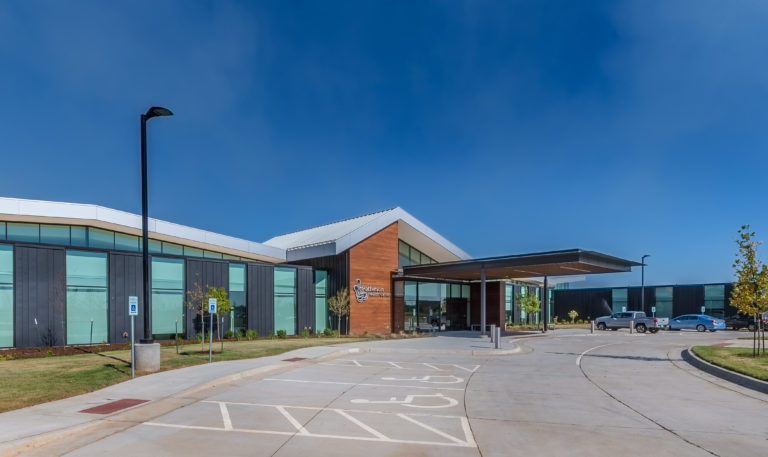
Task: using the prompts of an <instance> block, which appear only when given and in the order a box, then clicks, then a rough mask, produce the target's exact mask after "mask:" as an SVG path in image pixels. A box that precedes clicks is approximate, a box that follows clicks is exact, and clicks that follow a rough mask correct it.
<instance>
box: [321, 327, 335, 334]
mask: <svg viewBox="0 0 768 457" xmlns="http://www.w3.org/2000/svg"><path fill="white" fill-rule="evenodd" d="M323 335H325V336H333V330H332V329H331V328H329V327H326V328H325V330H323Z"/></svg>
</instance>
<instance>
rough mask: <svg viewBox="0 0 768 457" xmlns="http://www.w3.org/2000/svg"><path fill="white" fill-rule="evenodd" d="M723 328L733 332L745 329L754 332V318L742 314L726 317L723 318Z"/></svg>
mask: <svg viewBox="0 0 768 457" xmlns="http://www.w3.org/2000/svg"><path fill="white" fill-rule="evenodd" d="M725 326H726V327H728V328H732V329H734V330H740V329H742V328H747V329H749V331H750V332H754V331H755V318H754V317H752V316H745V315H743V314H734V315H733V316H728V317H726V318H725Z"/></svg>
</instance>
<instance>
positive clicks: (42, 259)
mask: <svg viewBox="0 0 768 457" xmlns="http://www.w3.org/2000/svg"><path fill="white" fill-rule="evenodd" d="M13 251H14V276H15V281H14V291H15V295H16V300H15V313H14V316H15V317H14V323H15V326H14V327H15V331H14V342H15V343H14V344H15V346H16V347H30V346H38V345H40V344H41V342H40V340H41V339H42V344H43V345H46V346H54V345H64V344H66V341H65V340H66V334H67V332H66V328H65V325H66V310H65V302H66V280H67V278H66V271H65V270H66V257H65V251H64V249H58V248H48V247H32V246H21V245H18V244H17V245H16V246H15V248H14V250H13ZM35 319H37V322H38V328H37V329H36V328H35ZM38 330H39V337H38Z"/></svg>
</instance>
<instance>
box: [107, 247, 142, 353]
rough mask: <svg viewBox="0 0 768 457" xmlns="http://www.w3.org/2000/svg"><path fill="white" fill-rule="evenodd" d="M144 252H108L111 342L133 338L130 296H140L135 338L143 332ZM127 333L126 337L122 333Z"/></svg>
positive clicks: (135, 320) (121, 341) (126, 340)
mask: <svg viewBox="0 0 768 457" xmlns="http://www.w3.org/2000/svg"><path fill="white" fill-rule="evenodd" d="M143 283H144V280H143V278H142V262H141V255H136V254H117V253H110V255H109V342H110V343H125V342H128V341H130V340H131V318H130V316H128V297H129V296H131V295H134V296H136V297H139V315H138V316H136V317H135V318H134V325H135V334H136V339H137V340H138V339H139V336H141V335H144V318H143V317H142V316H141V313H142V312H143V310H144V292H143V289H142V284H143ZM124 332H125V333H127V335H128V336H127V337H124V336H123V333H124Z"/></svg>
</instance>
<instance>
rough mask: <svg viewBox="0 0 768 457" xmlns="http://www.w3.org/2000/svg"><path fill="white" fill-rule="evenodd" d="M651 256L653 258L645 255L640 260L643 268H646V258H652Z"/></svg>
mask: <svg viewBox="0 0 768 457" xmlns="http://www.w3.org/2000/svg"><path fill="white" fill-rule="evenodd" d="M650 256H651V255H650V254H645V255H644V256H642V257H641V258H640V263H641V264H642V265H643V266H645V258H646V257H650Z"/></svg>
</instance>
